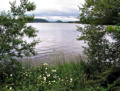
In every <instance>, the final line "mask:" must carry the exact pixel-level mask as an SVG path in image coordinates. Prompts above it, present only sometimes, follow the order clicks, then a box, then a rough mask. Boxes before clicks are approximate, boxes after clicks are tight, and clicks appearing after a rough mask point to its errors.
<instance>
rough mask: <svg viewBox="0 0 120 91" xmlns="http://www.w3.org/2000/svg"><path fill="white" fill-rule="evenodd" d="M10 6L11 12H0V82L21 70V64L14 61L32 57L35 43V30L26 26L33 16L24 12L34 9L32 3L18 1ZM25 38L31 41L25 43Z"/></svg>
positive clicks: (24, 0) (22, 0)
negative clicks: (18, 3) (18, 2)
mask: <svg viewBox="0 0 120 91" xmlns="http://www.w3.org/2000/svg"><path fill="white" fill-rule="evenodd" d="M10 5H11V10H9V11H8V12H0V82H2V81H4V79H6V77H7V76H8V75H10V74H11V73H12V74H17V73H18V72H19V71H20V70H21V64H20V63H19V62H17V61H16V59H17V58H20V57H24V56H30V55H34V54H35V51H34V46H35V45H36V43H37V41H36V40H34V38H35V37H36V30H35V29H34V28H33V27H31V26H28V25H27V24H26V23H28V22H30V21H32V20H33V19H34V16H27V15H26V12H30V11H32V10H34V9H35V5H34V3H31V2H29V1H28V0H20V5H18V6H17V5H16V2H13V3H10ZM25 37H26V38H31V39H32V40H33V41H31V42H27V41H26V39H25Z"/></svg>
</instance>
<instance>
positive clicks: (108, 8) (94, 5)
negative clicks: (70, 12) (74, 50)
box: [78, 0, 120, 91]
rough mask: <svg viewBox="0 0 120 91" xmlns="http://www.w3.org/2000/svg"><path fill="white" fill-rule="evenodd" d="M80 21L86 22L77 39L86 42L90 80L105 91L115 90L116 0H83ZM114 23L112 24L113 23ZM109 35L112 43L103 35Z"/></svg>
mask: <svg viewBox="0 0 120 91" xmlns="http://www.w3.org/2000/svg"><path fill="white" fill-rule="evenodd" d="M80 10H81V14H80V21H81V22H83V23H89V24H88V25H85V26H84V27H83V28H78V31H80V32H81V34H82V36H80V38H79V39H80V40H84V41H86V42H87V44H88V47H86V48H85V54H86V55H87V58H88V61H87V64H88V68H87V70H86V72H85V73H86V74H88V77H87V78H88V79H89V80H94V81H95V82H96V83H97V84H99V85H100V86H101V87H103V88H105V89H106V90H107V91H119V90H120V88H119V86H120V83H119V78H120V65H119V62H120V26H119V21H120V15H119V13H120V1H119V0H86V2H85V4H84V5H83V7H82V8H80ZM113 24H114V26H113ZM108 36H110V37H111V38H112V39H113V40H114V42H110V41H108V40H107V38H106V37H108Z"/></svg>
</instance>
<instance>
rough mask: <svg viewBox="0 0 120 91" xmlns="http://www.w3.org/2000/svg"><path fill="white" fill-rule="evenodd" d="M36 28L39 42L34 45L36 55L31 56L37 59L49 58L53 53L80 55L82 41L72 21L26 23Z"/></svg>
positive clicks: (67, 55)
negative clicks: (79, 39)
mask: <svg viewBox="0 0 120 91" xmlns="http://www.w3.org/2000/svg"><path fill="white" fill-rule="evenodd" d="M28 25H31V26H32V27H34V28H36V29H37V30H38V33H37V35H38V38H39V39H40V41H41V42H40V43H39V44H37V46H36V51H37V53H38V55H36V56H34V57H32V59H37V60H38V61H43V60H49V59H50V58H52V57H53V56H54V55H64V56H66V57H69V56H78V55H82V51H83V48H82V46H84V45H85V44H84V42H83V41H78V40H77V38H78V37H79V35H80V32H78V31H77V26H81V25H80V24H72V23H31V24H28Z"/></svg>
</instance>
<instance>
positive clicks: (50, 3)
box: [0, 0, 84, 21]
mask: <svg viewBox="0 0 120 91" xmlns="http://www.w3.org/2000/svg"><path fill="white" fill-rule="evenodd" d="M9 1H14V0H1V1H0V11H1V10H8V9H9V7H10V5H9ZM16 1H19V0H16ZM29 1H33V2H34V3H35V4H36V10H35V11H33V12H31V13H30V14H34V15H35V17H40V18H45V19H49V20H64V21H66V20H76V17H77V16H78V15H79V9H78V6H80V5H81V4H83V3H84V0H29Z"/></svg>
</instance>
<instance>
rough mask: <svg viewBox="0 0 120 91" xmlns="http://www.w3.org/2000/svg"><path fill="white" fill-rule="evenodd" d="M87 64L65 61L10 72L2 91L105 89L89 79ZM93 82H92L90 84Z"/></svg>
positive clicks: (91, 90)
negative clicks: (18, 71) (14, 73)
mask: <svg viewBox="0 0 120 91" xmlns="http://www.w3.org/2000/svg"><path fill="white" fill-rule="evenodd" d="M86 66H87V65H86V64H85V63H84V62H83V61H82V60H81V61H80V62H79V61H77V63H74V62H71V63H64V64H59V65H56V66H53V65H50V66H49V65H48V64H47V63H44V64H42V65H40V66H39V67H37V68H30V69H25V68H22V71H21V72H20V73H19V74H17V75H13V74H10V76H8V77H7V78H6V79H5V82H4V83H3V84H2V85H0V89H1V90H2V91H16V90H17V91H96V90H97V91H99V90H100V89H101V90H103V91H105V90H104V88H101V87H99V85H98V86H95V85H93V84H95V83H94V82H93V81H87V77H86V74H85V73H84V72H85V69H86ZM90 83H92V84H90Z"/></svg>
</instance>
